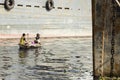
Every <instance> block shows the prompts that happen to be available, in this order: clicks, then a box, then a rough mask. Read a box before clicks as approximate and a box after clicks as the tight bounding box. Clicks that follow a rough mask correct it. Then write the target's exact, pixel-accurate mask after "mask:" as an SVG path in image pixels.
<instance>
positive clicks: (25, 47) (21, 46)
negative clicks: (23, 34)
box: [19, 43, 41, 49]
mask: <svg viewBox="0 0 120 80" xmlns="http://www.w3.org/2000/svg"><path fill="white" fill-rule="evenodd" d="M39 47H41V44H40V43H35V44H27V45H20V44H19V49H34V48H39Z"/></svg>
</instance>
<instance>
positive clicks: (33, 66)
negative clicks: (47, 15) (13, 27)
mask: <svg viewBox="0 0 120 80" xmlns="http://www.w3.org/2000/svg"><path fill="white" fill-rule="evenodd" d="M18 42H19V40H18V39H0V80H93V78H92V69H93V68H92V67H93V66H92V39H91V38H67V39H66V38H63V39H42V40H41V44H42V46H41V47H40V48H37V49H29V50H19V46H18Z"/></svg>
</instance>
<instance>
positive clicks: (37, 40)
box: [34, 33, 40, 44]
mask: <svg viewBox="0 0 120 80" xmlns="http://www.w3.org/2000/svg"><path fill="white" fill-rule="evenodd" d="M34 43H39V44H40V34H39V33H37V34H36V37H35V40H34Z"/></svg>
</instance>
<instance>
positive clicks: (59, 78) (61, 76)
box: [19, 48, 69, 80]
mask: <svg viewBox="0 0 120 80" xmlns="http://www.w3.org/2000/svg"><path fill="white" fill-rule="evenodd" d="M49 53H50V52H48V53H46V52H45V51H43V52H41V48H36V49H32V50H22V49H20V50H19V58H20V59H19V70H20V71H19V76H22V77H21V79H24V78H28V77H31V78H32V79H34V78H35V79H37V80H69V78H68V77H67V74H66V70H65V66H64V63H65V61H67V60H66V59H50V58H48V57H47V56H46V58H44V59H43V58H42V57H41V56H43V55H44V56H45V55H46V54H49ZM31 54H33V55H32V56H31ZM40 54H41V55H40ZM39 55H40V56H39ZM50 55H51V54H50ZM30 57H32V58H30ZM33 57H34V58H33ZM39 57H41V58H39ZM55 63H57V64H61V63H63V67H61V66H60V65H56V67H55V66H54V65H55ZM20 66H21V68H20ZM67 68H68V67H67ZM23 76H24V78H23Z"/></svg>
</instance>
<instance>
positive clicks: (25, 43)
mask: <svg viewBox="0 0 120 80" xmlns="http://www.w3.org/2000/svg"><path fill="white" fill-rule="evenodd" d="M19 44H20V45H21V46H27V44H28V42H27V40H26V35H25V33H23V34H22V37H21V38H20V43H19Z"/></svg>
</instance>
